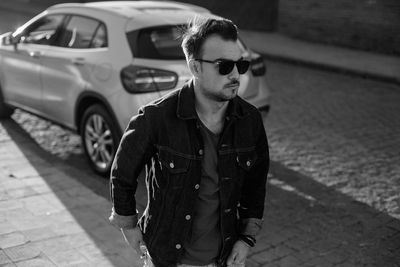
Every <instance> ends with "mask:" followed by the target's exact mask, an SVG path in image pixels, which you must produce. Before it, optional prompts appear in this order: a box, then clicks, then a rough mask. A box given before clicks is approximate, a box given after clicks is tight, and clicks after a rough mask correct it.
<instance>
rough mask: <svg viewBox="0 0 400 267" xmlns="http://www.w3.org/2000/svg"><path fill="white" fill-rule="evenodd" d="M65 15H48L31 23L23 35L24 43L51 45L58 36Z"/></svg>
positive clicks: (22, 40)
mask: <svg viewBox="0 0 400 267" xmlns="http://www.w3.org/2000/svg"><path fill="white" fill-rule="evenodd" d="M63 19H64V15H48V16H45V17H43V18H41V19H39V20H37V21H36V22H34V23H33V24H32V25H30V26H29V27H28V28H27V29H26V30H25V32H24V34H23V35H22V37H21V42H22V43H28V44H42V45H50V44H52V43H53V42H54V40H55V39H56V38H57V36H56V34H57V30H58V28H59V27H60V25H61V23H62V21H63Z"/></svg>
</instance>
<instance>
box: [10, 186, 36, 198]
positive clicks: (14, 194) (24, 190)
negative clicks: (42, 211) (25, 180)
mask: <svg viewBox="0 0 400 267" xmlns="http://www.w3.org/2000/svg"><path fill="white" fill-rule="evenodd" d="M8 194H9V195H10V197H11V198H13V199H17V198H25V197H29V196H34V195H38V192H37V191H35V190H33V188H32V187H30V186H24V187H21V188H14V189H10V190H9V191H8Z"/></svg>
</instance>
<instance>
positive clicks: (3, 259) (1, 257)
mask: <svg viewBox="0 0 400 267" xmlns="http://www.w3.org/2000/svg"><path fill="white" fill-rule="evenodd" d="M7 263H11V259H10V258H9V257H8V256H7V254H6V253H5V252H4V250H3V249H0V266H3V265H4V264H7Z"/></svg>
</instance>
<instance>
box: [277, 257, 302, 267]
mask: <svg viewBox="0 0 400 267" xmlns="http://www.w3.org/2000/svg"><path fill="white" fill-rule="evenodd" d="M299 264H300V262H299V259H297V258H295V257H293V256H290V255H289V256H287V257H284V258H282V259H281V260H279V265H281V266H285V267H297V266H299Z"/></svg>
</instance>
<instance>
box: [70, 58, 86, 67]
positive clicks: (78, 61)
mask: <svg viewBox="0 0 400 267" xmlns="http://www.w3.org/2000/svg"><path fill="white" fill-rule="evenodd" d="M71 62H72V64H74V65H77V66H82V65H85V59H84V58H82V57H78V58H74V59H72V60H71Z"/></svg>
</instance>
